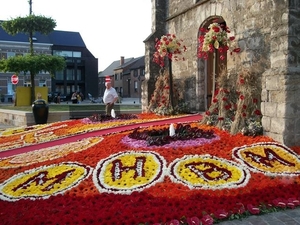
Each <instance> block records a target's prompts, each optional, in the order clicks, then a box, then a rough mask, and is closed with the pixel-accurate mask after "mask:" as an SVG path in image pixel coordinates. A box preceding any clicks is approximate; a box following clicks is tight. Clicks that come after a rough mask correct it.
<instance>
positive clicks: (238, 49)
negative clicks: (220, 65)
mask: <svg viewBox="0 0 300 225" xmlns="http://www.w3.org/2000/svg"><path fill="white" fill-rule="evenodd" d="M240 51H241V49H240V48H235V49H233V52H235V53H238V52H240Z"/></svg>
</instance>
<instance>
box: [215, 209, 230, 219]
mask: <svg viewBox="0 0 300 225" xmlns="http://www.w3.org/2000/svg"><path fill="white" fill-rule="evenodd" d="M214 215H215V217H216V218H218V219H225V218H227V217H228V212H226V211H225V210H224V209H219V210H217V211H216V212H215V213H214Z"/></svg>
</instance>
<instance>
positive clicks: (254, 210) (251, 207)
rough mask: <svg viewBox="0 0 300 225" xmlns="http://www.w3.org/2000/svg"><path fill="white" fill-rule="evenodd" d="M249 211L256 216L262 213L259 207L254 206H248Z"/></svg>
mask: <svg viewBox="0 0 300 225" xmlns="http://www.w3.org/2000/svg"><path fill="white" fill-rule="evenodd" d="M247 209H248V211H249V212H250V213H251V214H254V215H257V214H259V213H260V209H259V208H258V207H255V206H253V205H252V204H248V205H247Z"/></svg>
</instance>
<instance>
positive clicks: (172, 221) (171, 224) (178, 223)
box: [167, 220, 180, 225]
mask: <svg viewBox="0 0 300 225" xmlns="http://www.w3.org/2000/svg"><path fill="white" fill-rule="evenodd" d="M167 225H180V222H179V221H178V220H171V221H170V222H169V223H167Z"/></svg>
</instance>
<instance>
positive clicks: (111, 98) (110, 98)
mask: <svg viewBox="0 0 300 225" xmlns="http://www.w3.org/2000/svg"><path fill="white" fill-rule="evenodd" d="M105 87H106V89H105V92H104V95H103V102H104V104H105V105H106V107H105V112H106V115H107V116H111V110H112V109H113V108H114V104H115V102H117V100H118V93H117V91H116V89H114V88H113V87H112V86H111V82H110V81H107V82H105Z"/></svg>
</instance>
